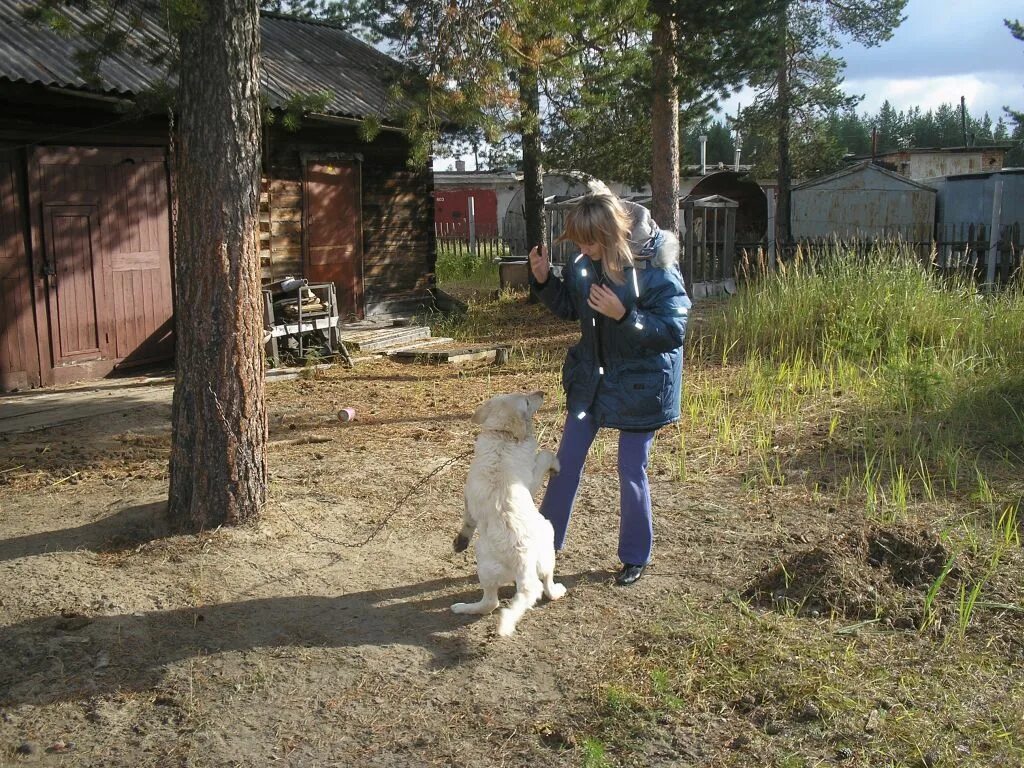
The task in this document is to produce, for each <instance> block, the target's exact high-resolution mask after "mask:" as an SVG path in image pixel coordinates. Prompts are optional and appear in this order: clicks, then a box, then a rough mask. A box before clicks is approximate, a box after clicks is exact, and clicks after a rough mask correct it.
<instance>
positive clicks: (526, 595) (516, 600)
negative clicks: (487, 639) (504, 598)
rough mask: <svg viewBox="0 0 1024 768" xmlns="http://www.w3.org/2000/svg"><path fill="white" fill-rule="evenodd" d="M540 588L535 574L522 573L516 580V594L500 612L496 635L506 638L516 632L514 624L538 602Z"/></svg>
mask: <svg viewBox="0 0 1024 768" xmlns="http://www.w3.org/2000/svg"><path fill="white" fill-rule="evenodd" d="M542 589H543V588H542V586H541V582H540V579H538V578H537V576H536V574H535V573H522V574H520V575H519V576H518V577H517V578H516V594H515V597H513V598H512V599H511V600H510V601H509V603H508V605H507V606H506V607H505V608H503V609H502V610H501V615H500V617H499V618H498V634H499V635H501V636H502V637H508V636H509V635H511V634H512V633H513V632H515V631H516V624H518V623H519V620H520V619H521V618H523V614H524V613H526V612H527V611H528V610H530V609H531V608H533V606H534V605H536V604H537V601H538V600H540V596H541V592H542Z"/></svg>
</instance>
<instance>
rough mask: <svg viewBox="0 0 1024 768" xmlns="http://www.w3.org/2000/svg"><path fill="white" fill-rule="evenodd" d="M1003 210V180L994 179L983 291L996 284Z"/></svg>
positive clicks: (990, 288)
mask: <svg viewBox="0 0 1024 768" xmlns="http://www.w3.org/2000/svg"><path fill="white" fill-rule="evenodd" d="M1002 208H1003V180H1002V179H996V189H995V192H993V193H992V226H990V227H989V229H988V264H987V267H988V269H987V270H986V271H985V289H986V290H989V291H991V290H992V289H993V288H994V287H995V282H996V261H997V260H998V259H999V218H1000V216H1001V215H1002Z"/></svg>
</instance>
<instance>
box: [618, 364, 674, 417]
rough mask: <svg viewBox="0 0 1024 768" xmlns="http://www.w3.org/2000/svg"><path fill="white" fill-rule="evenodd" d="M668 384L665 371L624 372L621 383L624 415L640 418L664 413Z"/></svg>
mask: <svg viewBox="0 0 1024 768" xmlns="http://www.w3.org/2000/svg"><path fill="white" fill-rule="evenodd" d="M668 384H669V378H668V374H667V373H665V372H664V371H648V372H646V373H625V374H623V375H622V378H621V380H620V385H619V386H620V395H621V402H622V415H623V416H631V417H638V418H640V417H647V416H650V417H654V416H658V415H660V414H662V413H663V412H664V403H665V397H666V393H667V391H668Z"/></svg>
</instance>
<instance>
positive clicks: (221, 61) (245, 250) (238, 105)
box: [28, 0, 267, 529]
mask: <svg viewBox="0 0 1024 768" xmlns="http://www.w3.org/2000/svg"><path fill="white" fill-rule="evenodd" d="M72 1H73V0H43V1H42V2H40V3H37V4H36V5H35V6H32V7H31V8H30V11H29V14H28V15H29V20H30V21H34V22H36V23H47V24H50V25H51V26H54V27H56V28H58V29H62V30H63V31H65V32H66V33H69V34H73V33H75V32H77V33H78V34H80V35H82V36H83V38H84V39H86V40H87V41H88V42H89V43H90V45H89V46H88V48H87V50H86V51H85V54H84V55H83V56H82V57H81V60H80V64H81V68H82V71H83V73H84V74H85V76H86V77H87V78H94V77H96V76H97V72H98V66H99V63H100V62H101V61H102V60H103V59H104V57H105V56H108V55H110V54H111V53H113V52H115V51H117V50H124V49H126V48H127V49H130V50H132V52H133V54H135V55H145V56H146V58H147V59H149V60H150V61H153V62H154V63H156V62H160V63H163V64H165V65H167V67H168V71H169V72H172V73H173V74H174V75H175V76H176V85H171V84H172V83H173V82H174V80H168V83H167V84H165V86H164V89H166V90H167V91H168V93H167V94H165V95H169V96H170V99H171V101H172V103H174V104H175V109H176V112H177V116H178V127H177V133H176V135H175V137H174V138H175V140H176V142H177V147H178V150H177V152H176V153H175V158H176V165H175V167H174V168H173V169H172V172H173V174H174V178H175V180H176V184H175V191H176V205H177V214H178V219H177V225H178V226H177V242H176V247H175V252H174V260H175V291H174V316H175V337H176V363H175V386H174V401H173V406H172V441H171V462H170V489H169V499H168V514H169V516H170V520H171V523H172V524H173V525H175V526H176V527H178V528H185V529H201V528H209V527H213V526H217V525H221V524H235V523H241V522H245V521H249V520H253V519H255V518H257V517H258V516H259V515H260V514H261V512H262V511H263V507H264V504H265V502H266V487H267V415H266V402H265V397H264V375H265V363H264V359H263V323H262V293H261V291H260V268H259V251H258V241H257V237H258V234H257V231H258V222H257V213H258V211H257V206H258V199H259V180H260V109H259V93H260V78H259V43H260V37H259V8H258V5H257V0H162V4H160V5H154V4H153V3H151V2H146V0H103V1H102V2H100V3H99V4H100V6H101V7H102V8H103V10H104V11H105V14H106V15H105V16H104V17H103V19H102V20H101V21H99V22H96V23H94V24H91V25H89V26H87V27H84V28H79V29H77V30H74V29H72V28H71V26H70V21H69V18H68V17H67V16H66V15H65V14H63V13H62V11H63V6H64V5H65V4H66V3H70V2H72ZM154 10H155V11H156V12H155V13H154ZM114 15H117V16H118V17H119V20H120V21H122V22H125V21H126V23H118V24H114V23H112V22H113V19H114ZM108 21H109V22H110V23H107V22H108ZM160 25H164V26H165V27H166V28H165V29H164V34H162V35H154V34H146V30H147V29H151V28H153V27H158V26H160ZM118 30H122V31H118ZM165 46H166V47H165ZM179 52H180V55H179ZM158 90H160V89H158ZM172 91H173V93H172ZM211 211H215V212H216V213H217V215H211ZM197 309H199V310H200V311H197Z"/></svg>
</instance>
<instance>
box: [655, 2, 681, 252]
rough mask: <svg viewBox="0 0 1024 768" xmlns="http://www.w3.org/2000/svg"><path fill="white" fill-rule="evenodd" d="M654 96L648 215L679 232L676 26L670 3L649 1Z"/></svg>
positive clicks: (660, 225) (660, 224)
mask: <svg viewBox="0 0 1024 768" xmlns="http://www.w3.org/2000/svg"><path fill="white" fill-rule="evenodd" d="M652 10H653V11H654V13H655V14H656V15H657V21H656V22H655V26H654V37H653V51H652V54H653V56H654V98H653V103H652V105H651V147H652V150H653V154H654V164H653V167H652V169H651V215H652V216H653V217H654V220H655V221H656V222H657V223H658V226H659V227H661V228H662V229H666V230H671V231H672V232H675V233H677V234H678V232H679V88H678V86H677V85H676V69H677V66H676V56H675V45H676V27H675V19H674V18H673V15H672V6H671V3H663V2H658V3H655V4H652Z"/></svg>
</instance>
